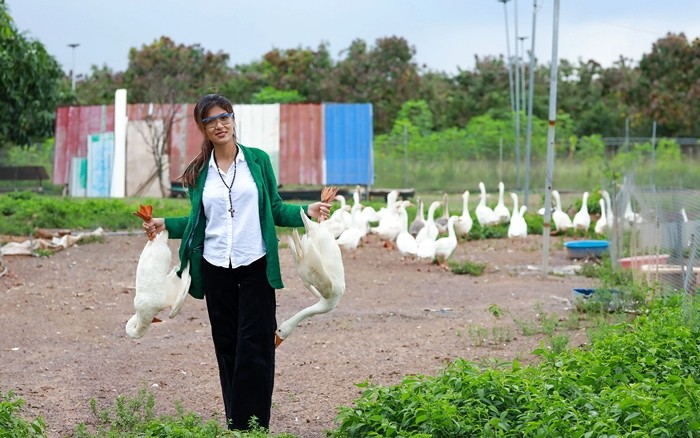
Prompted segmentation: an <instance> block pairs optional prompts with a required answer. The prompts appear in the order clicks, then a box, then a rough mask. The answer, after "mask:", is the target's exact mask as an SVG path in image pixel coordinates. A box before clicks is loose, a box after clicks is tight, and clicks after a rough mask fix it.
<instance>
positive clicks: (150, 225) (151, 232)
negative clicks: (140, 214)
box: [143, 217, 165, 240]
mask: <svg viewBox="0 0 700 438" xmlns="http://www.w3.org/2000/svg"><path fill="white" fill-rule="evenodd" d="M143 229H144V230H145V233H146V236H147V237H148V239H149V240H153V239H155V237H156V234H158V233H160V232H161V231H163V230H165V219H163V218H162V217H154V218H152V219H151V220H150V221H149V222H144V223H143Z"/></svg>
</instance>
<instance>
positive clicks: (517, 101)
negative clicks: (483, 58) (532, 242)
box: [513, 0, 521, 190]
mask: <svg viewBox="0 0 700 438" xmlns="http://www.w3.org/2000/svg"><path fill="white" fill-rule="evenodd" d="M513 9H514V11H515V12H514V17H513V22H514V23H515V58H514V60H515V65H514V69H515V180H516V187H517V188H518V190H520V161H521V160H520V55H519V54H518V0H513Z"/></svg>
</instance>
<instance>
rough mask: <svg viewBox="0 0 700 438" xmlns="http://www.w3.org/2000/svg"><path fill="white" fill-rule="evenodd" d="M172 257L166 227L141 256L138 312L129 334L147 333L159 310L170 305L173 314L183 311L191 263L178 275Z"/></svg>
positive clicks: (132, 336)
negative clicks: (171, 266)
mask: <svg viewBox="0 0 700 438" xmlns="http://www.w3.org/2000/svg"><path fill="white" fill-rule="evenodd" d="M171 259H172V254H171V252H170V247H168V231H167V230H163V231H161V232H160V233H158V235H156V237H155V238H154V239H153V240H151V241H148V242H147V243H146V245H145V247H144V248H143V251H142V252H141V255H140V256H139V262H138V265H137V267H136V294H135V296H134V310H135V311H136V313H135V314H134V315H133V316H132V317H131V318H129V321H127V323H126V327H125V330H126V334H127V335H128V336H129V337H130V338H134V339H138V338H140V337H142V336H143V335H144V334H146V331H147V330H148V328H149V327H150V325H151V322H152V321H153V318H154V317H155V316H156V315H157V314H158V313H159V312H160V311H162V310H164V309H167V308H170V313H169V315H168V316H169V317H170V318H174V317H175V316H176V315H177V314H178V313H179V312H180V309H181V308H182V305H183V303H184V302H185V299H186V298H187V293H188V291H189V288H190V282H191V278H190V275H189V265H187V267H186V268H185V269H184V270H183V272H182V277H178V275H177V270H178V269H177V266H176V267H173V268H172V269H171V268H170V262H171Z"/></svg>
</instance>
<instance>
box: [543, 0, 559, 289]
mask: <svg viewBox="0 0 700 438" xmlns="http://www.w3.org/2000/svg"><path fill="white" fill-rule="evenodd" d="M558 45H559V0H554V26H553V29H552V65H551V67H550V70H549V128H548V130H547V172H546V176H545V184H544V185H545V187H544V223H543V224H542V275H543V276H544V277H547V275H549V232H550V231H551V229H552V224H551V219H552V180H553V178H554V125H555V124H556V121H557V74H558V72H559V58H558V53H557V49H558Z"/></svg>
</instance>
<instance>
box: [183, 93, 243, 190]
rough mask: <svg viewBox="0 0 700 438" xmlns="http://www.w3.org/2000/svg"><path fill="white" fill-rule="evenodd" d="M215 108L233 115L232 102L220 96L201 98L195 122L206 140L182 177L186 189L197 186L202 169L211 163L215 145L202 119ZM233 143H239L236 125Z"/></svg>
mask: <svg viewBox="0 0 700 438" xmlns="http://www.w3.org/2000/svg"><path fill="white" fill-rule="evenodd" d="M215 106H218V107H221V108H223V109H224V110H225V111H226V112H229V113H233V104H232V103H231V101H230V100H228V99H227V98H225V97H224V96H222V95H220V94H207V95H206V96H204V97H202V98H200V99H199V102H197V104H196V105H195V106H194V112H193V116H194V121H195V123H197V127H198V128H199V132H201V133H202V136H203V137H204V139H203V140H202V145H201V150H200V151H199V154H197V156H196V157H194V160H192V161H191V162H190V164H188V165H187V168H186V169H185V171H184V172H182V175H181V176H180V179H182V185H183V186H185V187H194V186H195V185H196V184H195V182H196V181H197V176H199V174H200V173H201V172H202V169H204V166H206V165H207V163H208V162H209V158H210V157H211V152H212V151H213V150H214V145H213V144H211V142H210V141H209V139H208V138H207V133H206V130H205V128H204V124H203V123H202V119H203V118H204V116H206V115H207V113H208V112H209V110H210V109H212V108H213V107H215ZM233 141H234V143H238V139H237V138H236V125H235V124H234V125H233Z"/></svg>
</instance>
